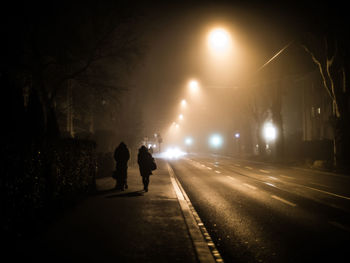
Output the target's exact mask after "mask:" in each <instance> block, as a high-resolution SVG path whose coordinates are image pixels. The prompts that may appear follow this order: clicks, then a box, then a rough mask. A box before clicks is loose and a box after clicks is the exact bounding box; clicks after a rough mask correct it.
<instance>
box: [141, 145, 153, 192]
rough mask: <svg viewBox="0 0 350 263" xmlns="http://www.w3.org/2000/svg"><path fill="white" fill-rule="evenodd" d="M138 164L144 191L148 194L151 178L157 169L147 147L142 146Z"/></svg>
mask: <svg viewBox="0 0 350 263" xmlns="http://www.w3.org/2000/svg"><path fill="white" fill-rule="evenodd" d="M137 163H138V164H139V169H140V175H141V177H142V183H143V189H144V190H145V192H148V185H149V177H150V175H152V171H153V170H155V169H156V168H157V165H156V163H155V160H154V158H153V157H152V154H150V153H149V152H148V149H147V148H146V146H144V145H142V146H141V147H140V149H139V153H138V155H137Z"/></svg>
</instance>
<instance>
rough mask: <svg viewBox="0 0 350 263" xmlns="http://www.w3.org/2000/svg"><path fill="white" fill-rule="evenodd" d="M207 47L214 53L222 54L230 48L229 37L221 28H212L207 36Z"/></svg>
mask: <svg viewBox="0 0 350 263" xmlns="http://www.w3.org/2000/svg"><path fill="white" fill-rule="evenodd" d="M208 46H209V48H210V49H211V50H212V51H213V52H214V53H215V54H218V53H224V52H226V51H228V50H229V48H230V46H231V36H230V34H229V32H228V31H227V30H225V29H223V28H221V27H220V28H214V29H213V30H212V31H210V33H209V35H208Z"/></svg>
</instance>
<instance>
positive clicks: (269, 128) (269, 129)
mask: <svg viewBox="0 0 350 263" xmlns="http://www.w3.org/2000/svg"><path fill="white" fill-rule="evenodd" d="M263 134H264V137H265V139H266V141H274V140H275V139H276V137H277V131H276V128H275V127H274V126H273V125H272V123H270V122H267V123H265V124H264V128H263Z"/></svg>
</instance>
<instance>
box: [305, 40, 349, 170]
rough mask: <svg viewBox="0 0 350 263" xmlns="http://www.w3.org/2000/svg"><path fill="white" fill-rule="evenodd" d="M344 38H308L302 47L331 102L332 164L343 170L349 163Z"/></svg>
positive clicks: (346, 63) (347, 98) (346, 68)
mask: <svg viewBox="0 0 350 263" xmlns="http://www.w3.org/2000/svg"><path fill="white" fill-rule="evenodd" d="M344 37H345V36H340V35H336V34H323V35H319V36H317V35H316V34H312V35H308V37H307V38H306V39H305V40H304V42H303V44H302V46H303V48H304V49H305V51H306V52H307V53H308V54H310V56H311V58H312V60H313V62H314V63H315V64H316V65H317V67H318V69H319V72H320V75H321V77H322V80H323V86H324V88H325V89H326V91H327V93H328V95H329V97H330V98H331V100H332V106H333V116H332V123H333V128H334V139H333V142H334V143H333V145H334V159H333V164H334V166H335V167H337V168H342V167H343V166H345V165H346V164H347V161H348V160H349V156H350V155H349V147H350V143H349V141H350V139H349V134H350V127H349V125H350V124H349V123H350V118H349V99H350V96H349V94H350V92H349V87H348V82H347V79H348V75H349V67H348V60H347V59H348V54H347V52H348V47H347V41H344Z"/></svg>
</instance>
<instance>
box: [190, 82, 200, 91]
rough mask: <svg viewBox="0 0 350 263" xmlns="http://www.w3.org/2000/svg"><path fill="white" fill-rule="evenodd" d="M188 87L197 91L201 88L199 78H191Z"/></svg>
mask: <svg viewBox="0 0 350 263" xmlns="http://www.w3.org/2000/svg"><path fill="white" fill-rule="evenodd" d="M188 87H189V88H190V90H191V92H197V91H198V90H199V84H198V81H197V80H191V81H190V82H189V83H188Z"/></svg>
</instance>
